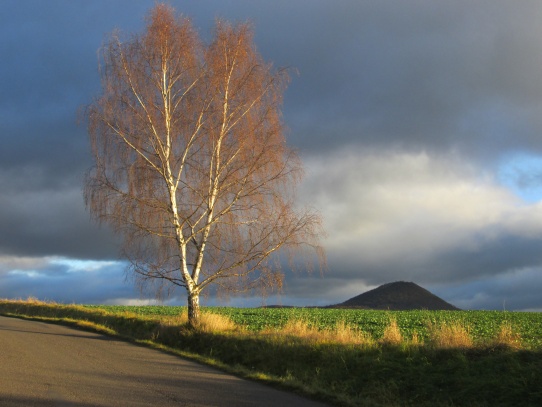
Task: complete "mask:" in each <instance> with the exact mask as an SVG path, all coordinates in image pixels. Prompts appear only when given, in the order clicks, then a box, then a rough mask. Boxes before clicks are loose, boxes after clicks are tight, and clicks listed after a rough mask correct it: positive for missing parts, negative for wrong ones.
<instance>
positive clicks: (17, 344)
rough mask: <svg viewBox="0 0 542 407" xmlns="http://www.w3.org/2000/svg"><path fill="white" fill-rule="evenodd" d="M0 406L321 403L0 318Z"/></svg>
mask: <svg viewBox="0 0 542 407" xmlns="http://www.w3.org/2000/svg"><path fill="white" fill-rule="evenodd" d="M0 369H1V370H0V406H76V407H82V406H85V407H90V406H92V407H97V406H240V407H242V406H262V407H265V406H300V407H317V406H324V404H320V403H317V402H314V401H310V400H307V399H304V398H301V397H298V396H296V395H294V394H290V393H286V392H282V391H279V390H275V389H272V388H269V387H267V386H264V385H261V384H259V383H254V382H251V381H247V380H243V379H240V378H238V377H235V376H231V375H228V374H226V373H223V372H221V371H218V370H215V369H212V368H210V367H207V366H203V365H200V364H197V363H194V362H191V361H187V360H184V359H181V358H178V357H176V356H172V355H169V354H166V353H163V352H160V351H156V350H153V349H148V348H144V347H141V346H137V345H133V344H130V343H126V342H123V341H120V340H117V339H113V338H109V337H106V336H103V335H99V334H94V333H89V332H83V331H78V330H75V329H71V328H68V327H64V326H60V325H54V324H45V323H41V322H33V321H25V320H20V319H16V318H5V317H0Z"/></svg>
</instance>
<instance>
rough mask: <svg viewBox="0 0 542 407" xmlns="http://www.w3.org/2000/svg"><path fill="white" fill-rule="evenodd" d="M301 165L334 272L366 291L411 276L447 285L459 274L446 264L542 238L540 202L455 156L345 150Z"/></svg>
mask: <svg viewBox="0 0 542 407" xmlns="http://www.w3.org/2000/svg"><path fill="white" fill-rule="evenodd" d="M305 162H306V167H307V179H306V181H305V183H304V184H303V186H302V193H301V196H302V199H303V200H304V201H307V202H310V203H311V205H313V206H314V207H316V208H318V209H320V210H321V211H322V214H323V216H324V222H325V228H326V231H327V233H328V238H327V240H326V242H325V246H326V249H327V253H328V257H329V263H330V269H332V270H331V271H332V272H337V273H339V274H343V275H344V274H349V275H352V274H355V275H357V277H360V278H367V279H368V281H370V282H375V281H379V276H378V273H383V274H382V275H381V277H380V282H382V283H384V282H387V281H386V280H385V279H388V278H396V279H403V277H405V275H404V273H405V271H408V273H407V276H406V277H411V278H417V279H421V280H428V279H429V275H431V278H430V279H431V280H432V281H436V280H437V281H438V275H435V273H437V272H438V269H439V268H446V269H447V270H448V272H447V275H444V274H443V275H442V279H449V278H451V277H450V276H451V275H452V274H454V273H453V272H450V269H451V268H453V265H441V264H439V262H440V259H441V256H442V257H443V258H446V259H447V260H450V254H451V253H454V252H461V253H462V255H463V256H465V255H466V254H468V253H471V254H472V255H473V257H474V255H475V254H479V253H484V255H485V256H490V255H491V253H490V251H491V250H500V251H502V241H503V239H512V240H522V239H523V240H532V239H535V240H536V239H540V238H541V237H542V202H540V203H535V204H532V203H528V202H525V201H523V200H522V199H521V198H520V197H518V196H517V195H516V194H514V192H513V191H511V190H510V189H508V188H506V187H505V186H503V185H500V184H499V183H498V182H497V180H496V178H495V176H494V175H493V174H492V173H490V172H488V171H487V170H486V171H482V170H480V169H479V168H476V167H474V166H469V165H466V164H465V162H464V161H462V160H461V158H460V157H457V156H436V155H433V156H432V155H430V154H428V153H417V154H412V153H405V152H389V151H388V152H383V151H370V152H368V153H364V152H363V151H361V152H360V151H356V150H341V151H337V152H334V153H332V154H329V155H326V156H312V157H308V158H306V160H305ZM496 254H498V255H499V256H502V253H496ZM526 260H527V261H529V259H526ZM537 261H539V259H538V258H536V259H532V262H533V263H534V264H537V263H536V262H537ZM462 266H464V264H460V263H458V265H457V267H458V268H459V267H462ZM522 266H523V265H522ZM500 271H502V270H500ZM458 272H459V270H458ZM479 272H480V273H484V274H487V273H492V272H494V273H497V272H499V270H494V271H491V270H487V269H480V270H479ZM457 274H460V273H457ZM463 277H464V276H463ZM473 277H474V276H473ZM382 279H384V281H383V280H382Z"/></svg>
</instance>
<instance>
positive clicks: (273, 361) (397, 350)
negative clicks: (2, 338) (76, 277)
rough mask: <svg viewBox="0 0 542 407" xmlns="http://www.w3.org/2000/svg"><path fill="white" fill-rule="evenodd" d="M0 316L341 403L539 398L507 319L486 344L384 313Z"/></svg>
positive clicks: (39, 311) (531, 355)
mask: <svg viewBox="0 0 542 407" xmlns="http://www.w3.org/2000/svg"><path fill="white" fill-rule="evenodd" d="M0 314H3V315H11V316H25V317H30V318H34V319H36V318H40V319H42V320H46V321H51V322H62V323H67V324H70V325H74V326H78V327H81V328H84V329H91V330H94V331H98V332H102V333H105V334H108V335H115V336H120V337H122V338H125V339H128V340H131V341H135V342H139V343H146V344H148V345H151V346H154V347H159V348H162V349H165V350H168V351H170V352H174V353H177V354H180V355H181V356H184V357H190V358H192V359H196V360H198V361H200V362H204V363H207V364H211V365H214V366H217V367H219V368H221V369H224V370H227V371H229V372H233V373H236V374H238V375H241V376H243V377H247V378H251V379H256V380H262V381H265V382H268V383H271V384H273V385H275V386H280V387H282V388H287V389H290V390H294V391H296V392H298V393H301V394H305V395H309V396H310V397H313V398H317V399H320V400H323V401H327V402H329V403H331V404H334V405H338V406H506V405H519V406H537V405H542V352H541V350H540V349H533V348H529V349H522V348H521V345H520V343H521V342H520V339H521V338H519V337H518V335H517V334H516V333H514V332H513V330H512V328H511V327H510V326H503V327H502V328H501V330H500V331H499V333H498V335H497V336H496V337H495V338H494V339H493V340H492V341H488V342H487V343H483V344H481V343H476V344H475V343H474V342H473V341H472V339H471V338H470V333H469V329H468V327H463V326H454V325H450V326H446V325H443V326H436V325H432V326H431V327H430V331H431V335H430V339H429V340H428V342H427V343H423V342H422V341H421V340H420V339H419V338H418V337H417V336H413V337H412V338H407V337H405V336H404V335H401V332H400V329H399V327H398V326H397V323H396V321H395V320H394V319H393V318H390V322H389V325H388V327H387V328H386V329H385V330H384V335H383V336H382V337H381V338H372V337H371V336H370V335H367V334H366V333H363V332H360V331H359V330H355V329H352V328H351V327H349V326H347V325H346V324H345V323H339V324H337V325H336V326H335V327H334V328H333V329H316V328H314V327H311V326H310V325H309V324H308V323H306V322H303V321H290V322H289V323H287V324H286V325H285V326H284V328H281V329H280V330H279V329H277V330H264V331H261V332H253V331H248V330H246V329H242V328H240V327H238V326H236V325H235V324H233V323H232V322H231V321H230V320H229V319H228V318H225V317H223V316H217V315H213V314H211V313H209V312H205V311H204V312H203V319H202V324H201V326H200V327H198V328H197V329H190V328H189V327H188V326H187V325H186V316H184V315H180V316H169V317H159V316H148V317H145V316H141V315H136V314H134V313H130V312H126V311H123V312H111V311H107V310H104V309H100V308H92V309H89V308H85V307H82V306H76V305H60V304H51V303H42V302H39V301H5V300H0Z"/></svg>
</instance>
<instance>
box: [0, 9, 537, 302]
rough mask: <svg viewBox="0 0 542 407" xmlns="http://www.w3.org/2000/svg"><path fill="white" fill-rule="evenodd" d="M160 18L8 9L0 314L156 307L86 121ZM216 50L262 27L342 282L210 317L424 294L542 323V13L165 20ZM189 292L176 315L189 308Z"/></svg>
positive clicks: (0, 157)
mask: <svg viewBox="0 0 542 407" xmlns="http://www.w3.org/2000/svg"><path fill="white" fill-rule="evenodd" d="M154 4H155V2H154V0H149V1H143V0H140V1H133V0H116V1H109V0H93V1H86V0H50V1H47V2H44V1H40V0H3V1H2V2H1V3H0V8H1V9H2V12H1V13H0V38H1V40H0V55H1V57H2V63H1V64H0V137H1V141H2V143H1V146H0V191H1V192H0V298H27V297H29V296H33V297H37V298H39V299H43V300H52V301H58V302H66V303H98V304H139V303H153V300H152V299H151V297H146V296H142V294H141V293H140V292H139V291H138V290H137V289H136V288H135V287H134V284H133V283H132V281H131V280H130V276H129V275H126V273H125V268H126V263H125V261H124V259H123V258H122V257H120V254H119V245H118V238H117V237H115V236H114V235H113V234H112V232H111V231H110V230H109V229H108V228H107V227H104V226H102V227H99V226H98V225H96V224H95V223H94V222H93V221H92V220H91V219H90V215H89V212H88V211H87V209H86V208H85V204H84V201H83V195H82V185H83V179H84V175H85V173H86V171H88V170H89V168H90V167H91V166H92V160H91V156H90V147H89V142H88V135H87V129H86V124H85V123H84V120H83V121H82V120H81V114H80V112H81V110H82V109H84V107H85V105H88V104H90V103H91V102H92V100H93V98H95V97H97V96H98V95H99V93H100V77H99V72H98V59H97V51H98V49H99V48H100V46H101V45H102V44H103V41H104V39H105V37H106V36H107V35H108V34H109V33H111V32H112V31H113V30H115V29H119V30H120V31H121V32H123V33H125V34H127V35H129V34H130V33H135V32H141V30H142V29H143V28H144V17H145V15H146V14H147V13H148V11H149V10H150V9H151V8H152V7H153V5H154ZM169 4H171V5H172V6H173V7H174V8H175V9H176V10H177V11H178V12H179V13H182V14H184V15H187V16H189V17H191V19H192V21H193V23H194V25H195V26H196V27H197V28H198V30H199V32H200V34H201V36H202V38H204V39H207V40H208V39H209V38H211V32H212V27H213V24H214V21H215V18H217V17H222V18H225V19H228V20H230V21H240V22H244V21H250V22H252V24H253V27H254V32H255V42H256V46H257V48H258V50H259V52H260V53H261V54H262V55H263V57H264V59H265V60H266V61H270V62H273V64H274V65H275V66H276V67H289V68H291V69H292V72H296V73H295V74H293V75H292V81H291V83H290V85H289V87H288V89H287V91H286V93H285V99H284V106H283V118H284V122H285V124H286V126H287V127H288V132H287V140H288V142H289V144H290V145H291V146H293V147H294V148H295V149H296V150H297V151H298V153H299V154H300V156H301V158H302V160H303V163H304V167H305V178H304V180H303V182H302V184H301V185H300V187H299V190H298V201H299V203H300V205H309V206H311V207H313V208H315V209H317V210H318V211H320V213H321V214H322V216H323V219H324V227H325V230H326V233H327V236H326V237H325V239H324V240H323V241H322V243H323V245H324V248H325V250H326V254H327V263H328V264H327V269H326V270H325V271H324V272H323V273H322V274H320V273H318V272H313V273H312V274H307V273H303V272H301V271H298V272H297V273H295V274H292V273H289V272H288V271H287V272H286V284H285V287H284V289H283V291H282V293H280V295H273V296H271V297H268V298H261V297H260V296H259V295H258V294H246V295H244V296H242V297H234V298H228V299H222V298H215V297H214V296H213V295H209V296H206V297H205V298H203V299H202V304H203V305H229V306H259V305H262V304H264V303H265V304H275V303H280V304H284V305H328V304H335V303H339V302H343V301H345V300H347V299H349V298H351V297H353V296H356V295H358V294H360V293H362V292H365V291H367V290H369V289H372V288H375V287H377V286H379V285H381V284H384V283H388V282H392V281H412V282H415V283H417V284H419V285H421V286H422V287H424V288H426V289H428V290H430V291H432V292H433V293H435V294H437V295H439V296H440V297H441V298H443V299H444V300H446V301H448V302H450V303H452V304H454V305H456V306H457V307H460V308H463V309H496V310H518V311H519V310H528V311H542V295H541V292H542V25H541V24H540V21H541V19H542V2H539V1H529V0H525V1H521V2H517V1H513V0H510V1H500V0H490V1H478V0H467V1H463V0H453V1H452V0H449V1H448V0H442V1H438V2H436V1H430V0H427V1H415V0H407V1H404V0H394V1H391V0H374V1H363V0H341V1H331V0H325V1H324V0H295V1H292V0H289V1H285V0H274V1H267V2H264V1H254V0H216V1H194V0H185V1H180V0H179V1H173V0H172V1H170V2H169ZM185 301H186V296H185V293H183V292H181V291H177V292H176V293H175V294H174V296H173V297H171V298H170V299H169V300H166V301H165V303H166V304H177V303H180V304H183V303H184V302H185Z"/></svg>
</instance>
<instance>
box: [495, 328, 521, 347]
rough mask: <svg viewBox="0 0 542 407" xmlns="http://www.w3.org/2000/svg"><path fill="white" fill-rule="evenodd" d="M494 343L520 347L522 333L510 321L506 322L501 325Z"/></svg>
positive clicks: (502, 345) (499, 345) (498, 345)
mask: <svg viewBox="0 0 542 407" xmlns="http://www.w3.org/2000/svg"><path fill="white" fill-rule="evenodd" d="M492 345H493V346H495V347H506V348H512V349H520V348H521V335H520V334H519V333H517V332H516V331H515V330H514V329H513V328H512V325H510V323H508V322H504V323H503V324H502V325H501V327H500V329H499V332H498V333H497V336H496V337H495V339H494V340H493V342H492Z"/></svg>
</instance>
